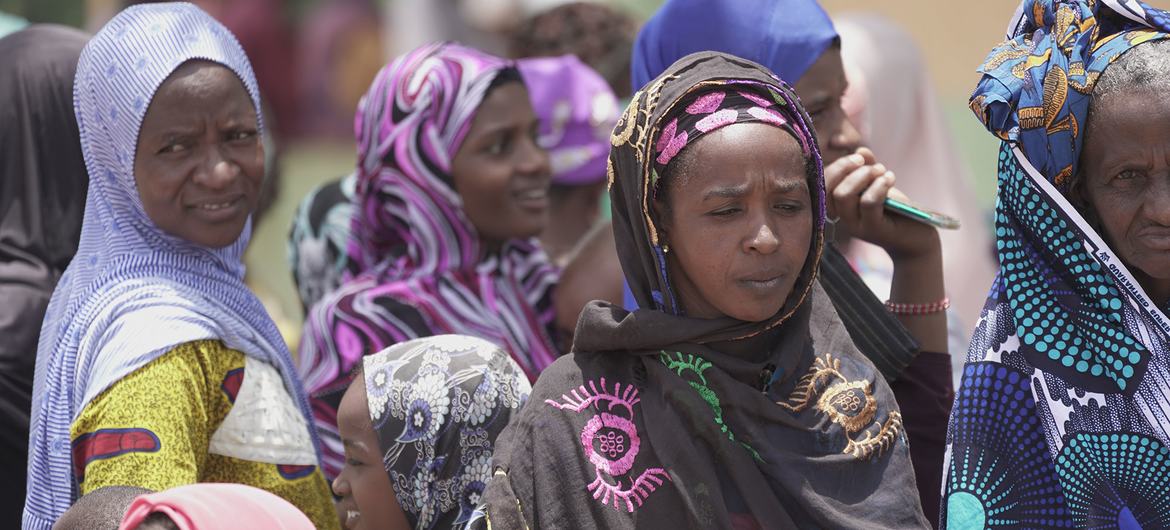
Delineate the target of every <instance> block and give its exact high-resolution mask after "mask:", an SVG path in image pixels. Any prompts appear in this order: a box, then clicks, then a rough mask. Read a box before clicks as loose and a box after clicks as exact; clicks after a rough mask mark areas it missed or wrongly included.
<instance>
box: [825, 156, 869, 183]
mask: <svg viewBox="0 0 1170 530" xmlns="http://www.w3.org/2000/svg"><path fill="white" fill-rule="evenodd" d="M865 165H866V162H865V157H864V156H862V155H861V154H857V153H855V154H852V155H848V156H843V157H841V158H838V159H837V160H834V161H833V163H832V164H829V165H827V166H825V190H826V191H828V192H829V193H832V192H833V190H834V189H836V188H837V185H838V184H840V183H841V181H842V180H844V179H845V177H847V176H849V174H850V173H852V172H854V171H856V170H857V169H858V168H860V167H862V166H865Z"/></svg>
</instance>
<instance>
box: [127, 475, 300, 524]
mask: <svg viewBox="0 0 1170 530" xmlns="http://www.w3.org/2000/svg"><path fill="white" fill-rule="evenodd" d="M152 513H163V514H166V515H167V517H170V518H171V520H172V521H174V522H175V524H176V525H177V526H178V527H179V530H218V529H221V528H222V529H227V528H265V529H272V530H314V527H313V523H312V522H310V521H309V518H308V517H306V516H305V514H303V513H301V511H300V510H298V509H297V508H296V507H295V506H293V505H292V504H290V503H289V502H288V501H286V500H284V499H282V498H280V497H277V496H276V495H273V494H271V493H269V492H267V491H264V490H262V489H259V488H253V487H252V486H245V485H243V484H217V483H202V484H191V485H188V486H179V487H177V488H171V489H169V490H166V491H160V492H158V493H150V494H146V495H140V496H139V497H138V498H136V499H134V502H132V503H130V508H129V509H127V510H126V515H125V517H123V518H122V525H121V526H119V527H118V530H133V529H134V528H137V527H138V525H140V524H142V521H143V520H145V519H146V518H147V516H149V515H150V514H152Z"/></svg>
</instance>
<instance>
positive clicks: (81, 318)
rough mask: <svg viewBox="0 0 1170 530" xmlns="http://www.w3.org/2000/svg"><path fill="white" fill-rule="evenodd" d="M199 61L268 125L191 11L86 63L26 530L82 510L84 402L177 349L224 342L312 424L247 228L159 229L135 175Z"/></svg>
mask: <svg viewBox="0 0 1170 530" xmlns="http://www.w3.org/2000/svg"><path fill="white" fill-rule="evenodd" d="M192 59H201V60H208V61H212V62H216V63H219V64H222V65H224V66H225V67H227V68H229V69H230V70H232V71H233V72H235V73H236V75H238V76H239V78H240V79H241V80H242V81H243V84H244V86H245V87H246V88H247V90H248V93H249V94H250V95H251V97H252V101H253V103H254V105H255V107H256V114H257V116H259V115H260V99H259V91H258V89H257V85H256V79H255V76H254V75H253V73H252V67H251V65H250V64H249V63H248V58H247V56H246V55H245V54H244V50H243V49H242V48H241V47H240V45H239V43H238V42H237V41H236V39H235V37H234V36H233V35H232V34H231V33H230V32H229V31H228V30H227V28H225V27H224V26H223V25H221V24H220V23H219V22H216V21H215V20H214V19H213V18H211V16H209V15H208V14H206V13H204V12H203V11H201V10H200V9H199V8H197V7H195V6H194V5H191V4H186V3H168V4H150V5H141V6H134V7H131V8H128V9H126V10H125V11H123V12H121V13H120V14H118V16H116V17H114V19H113V20H111V21H110V22H109V23H108V24H106V26H105V27H103V28H102V30H101V31H100V32H98V34H97V35H95V36H94V38H93V40H91V41H90V43H89V44H88V45H87V46H86V47H85V50H84V51H83V52H82V54H81V59H80V61H79V62H78V66H77V77H76V79H75V83H74V95H73V100H74V110H75V112H76V114H77V123H78V127H79V130H80V132H81V147H82V152H83V153H84V155H85V164H86V169H87V170H88V172H89V194H88V197H87V199H86V204H85V217H84V221H83V223H82V228H81V243H80V245H79V247H78V250H77V255H76V257H74V259H73V261H72V263H71V264H70V265H69V268H68V269H66V271H65V274H64V276H62V278H61V281H60V283H58V285H57V289H56V290H55V291H54V292H53V297H52V300H51V301H50V302H49V309H48V311H47V313H46V315H45V321H44V324H43V325H42V328H41V338H40V344H39V347H38V349H37V365H36V378H35V381H34V387H33V395H34V396H35V398H34V399H33V406H32V421H31V434H30V440H29V482H28V498H27V500H26V504H25V509H24V527H25V528H26V529H28V528H33V529H42V528H43V529H48V528H49V527H50V526H51V525H52V524H53V522H54V521H55V520H56V519H57V518H58V517H60V516H61V514H62V513H64V512H65V510H67V509H68V508H69V506H70V505H71V504H72V503H73V501H74V500H75V498H76V497H75V496H76V492H77V488H76V480H75V477H73V472H72V465H71V451H70V439H69V427H70V424H71V423H72V422H73V420H74V419H75V418H76V417H77V415H78V414H79V413H80V412H81V410H82V409H83V408H84V406H85V405H86V403H88V402H89V401H90V400H91V399H93V398H94V397H95V396H96V395H97V394H99V393H100V392H102V391H103V390H105V389H106V388H108V387H109V386H110V385H112V384H113V383H115V382H117V381H118V380H119V379H121V378H122V377H124V376H126V375H128V374H130V373H131V372H133V371H134V370H136V369H138V368H139V367H141V366H143V365H145V364H146V363H148V362H150V361H152V360H154V359H156V358H158V357H160V356H161V355H163V354H164V353H166V352H167V351H170V350H171V349H172V348H174V347H175V346H178V345H180V344H183V343H186V342H190V341H195V340H200V339H219V340H222V341H223V342H224V343H225V344H227V346H228V347H230V348H232V349H235V350H239V351H241V352H243V353H245V354H247V355H248V356H251V357H254V358H256V359H259V360H262V361H265V362H268V363H269V364H271V365H273V366H275V367H276V368H277V369H278V370H280V371H281V373H282V374H283V376H284V378H285V386H286V387H287V389H288V391H289V393H290V395H292V396H293V398H294V400H296V401H297V403H298V404H300V406H301V408H302V412H303V413H304V414H305V417H306V420H311V417H310V416H309V413H308V406H307V401H306V399H305V396H304V392H303V391H302V389H301V385H300V383H299V382H298V380H297V379H296V376H295V374H296V372H295V371H294V370H293V368H292V363H291V359H290V357H289V353H288V349H287V347H286V346H285V343H284V341H283V340H282V338H281V335H280V333H279V332H278V331H277V329H276V326H275V325H274V324H273V323H272V320H271V319H270V318H269V316H268V314H267V313H266V312H265V310H264V307H263V306H262V305H261V304H260V301H259V300H257V299H256V297H255V296H254V295H253V294H252V293H251V291H249V290H248V288H247V287H246V286H245V285H244V265H243V262H242V261H241V260H242V258H243V254H244V249H245V248H247V246H248V240H249V237H250V235H251V221H249V222H248V224H247V225H246V226H245V227H244V230H243V232H242V233H241V234H240V237H239V239H237V240H236V242H235V243H233V244H231V245H229V246H227V247H224V248H222V249H210V248H206V247H201V246H198V245H195V244H193V243H190V242H187V241H185V240H182V239H180V238H177V237H174V236H171V235H169V234H167V233H165V232H163V231H162V230H160V229H159V228H158V227H157V226H155V225H154V223H153V222H152V221H151V220H150V218H149V217H147V215H146V213H145V211H144V210H143V207H142V202H141V200H140V199H139V195H138V190H137V186H136V185H135V179H134V175H133V167H134V154H135V150H136V147H137V142H138V133H139V128H140V127H141V125H142V120H143V117H144V116H145V114H146V111H147V108H148V107H149V105H150V101H151V98H152V97H153V95H154V93H155V91H156V90H158V87H159V86H160V85H161V84H162V83H163V81H165V80H166V78H167V77H168V76H169V75H170V74H171V73H172V72H174V71H175V69H177V68H178V67H179V66H180V65H182V64H183V63H185V62H187V61H189V60H192ZM312 435H313V436H314V444H316V443H317V441H316V434H315V433H312Z"/></svg>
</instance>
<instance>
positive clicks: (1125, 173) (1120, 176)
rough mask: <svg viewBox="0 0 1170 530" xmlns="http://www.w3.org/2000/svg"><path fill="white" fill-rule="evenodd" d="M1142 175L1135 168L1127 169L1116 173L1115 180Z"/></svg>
mask: <svg viewBox="0 0 1170 530" xmlns="http://www.w3.org/2000/svg"><path fill="white" fill-rule="evenodd" d="M1141 177H1142V173H1141V172H1140V171H1138V170H1136V169H1127V170H1125V171H1122V172H1121V173H1118V174H1117V177H1116V178H1117V180H1135V179H1139V178H1141Z"/></svg>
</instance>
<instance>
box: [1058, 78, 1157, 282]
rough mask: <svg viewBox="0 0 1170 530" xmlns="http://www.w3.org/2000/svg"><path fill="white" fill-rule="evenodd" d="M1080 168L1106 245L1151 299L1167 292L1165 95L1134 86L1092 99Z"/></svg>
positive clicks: (1085, 194) (1085, 197)
mask: <svg viewBox="0 0 1170 530" xmlns="http://www.w3.org/2000/svg"><path fill="white" fill-rule="evenodd" d="M1081 176H1082V178H1083V179H1084V181H1083V182H1082V183H1080V184H1079V186H1078V187H1079V190H1080V191H1079V194H1080V195H1082V199H1083V201H1084V202H1085V203H1087V204H1088V205H1089V207H1090V208H1092V212H1090V214H1091V215H1090V216H1092V214H1095V216H1096V218H1097V219H1098V221H1099V225H1100V228H1101V229H1103V231H1104V234H1103V235H1104V236H1105V239H1106V240H1107V242H1108V243H1109V246H1110V248H1112V249H1113V251H1114V252H1116V253H1117V254H1118V256H1119V257H1120V258H1121V260H1122V261H1123V262H1125V263H1126V264H1127V265H1128V266H1129V267H1130V269H1131V270H1132V271H1133V272H1134V274H1135V275H1137V279H1138V282H1139V283H1140V284H1141V285H1142V287H1144V288H1145V289H1146V291H1147V292H1148V293H1149V294H1150V295H1151V296H1152V297H1154V299H1155V300H1156V301H1160V302H1165V301H1166V300H1170V98H1167V97H1166V95H1165V94H1162V93H1161V92H1157V91H1154V90H1149V89H1136V90H1131V91H1117V92H1114V93H1111V94H1109V96H1107V97H1106V98H1104V99H1101V100H1098V101H1094V102H1093V115H1092V117H1091V118H1090V120H1089V123H1088V126H1087V128H1086V131H1085V143H1084V149H1083V151H1082V154H1081Z"/></svg>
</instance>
